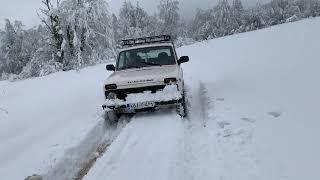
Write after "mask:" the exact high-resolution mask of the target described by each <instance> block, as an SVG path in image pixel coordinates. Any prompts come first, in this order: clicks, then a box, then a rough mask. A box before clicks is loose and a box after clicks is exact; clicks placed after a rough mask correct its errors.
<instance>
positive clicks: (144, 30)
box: [117, 1, 157, 40]
mask: <svg viewBox="0 0 320 180" xmlns="http://www.w3.org/2000/svg"><path fill="white" fill-rule="evenodd" d="M155 23H157V21H154V19H153V17H150V16H149V15H148V14H147V12H146V11H145V10H144V9H143V8H142V7H141V6H140V5H139V2H137V4H136V6H134V5H133V4H132V3H131V2H130V1H125V2H124V3H123V5H122V7H121V9H120V14H119V21H118V26H119V29H120V30H119V31H120V37H119V39H128V38H137V37H142V36H149V35H153V34H155V29H154V28H151V27H153V25H154V24H155ZM119 39H117V40H119Z"/></svg>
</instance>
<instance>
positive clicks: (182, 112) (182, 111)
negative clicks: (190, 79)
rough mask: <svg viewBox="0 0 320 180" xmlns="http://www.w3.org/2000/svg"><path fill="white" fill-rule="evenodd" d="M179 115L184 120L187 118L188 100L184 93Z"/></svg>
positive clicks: (178, 108) (179, 106)
mask: <svg viewBox="0 0 320 180" xmlns="http://www.w3.org/2000/svg"><path fill="white" fill-rule="evenodd" d="M177 113H178V114H179V115H180V116H181V117H183V118H184V117H186V116H187V106H186V98H185V94H184V93H183V95H182V99H181V102H180V103H179V104H178V105H177Z"/></svg>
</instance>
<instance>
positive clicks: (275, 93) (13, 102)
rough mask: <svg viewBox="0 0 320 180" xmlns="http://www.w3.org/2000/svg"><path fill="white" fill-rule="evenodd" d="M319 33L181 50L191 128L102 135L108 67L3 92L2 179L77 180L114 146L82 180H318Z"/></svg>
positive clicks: (313, 25) (294, 26)
mask: <svg viewBox="0 0 320 180" xmlns="http://www.w3.org/2000/svg"><path fill="white" fill-rule="evenodd" d="M319 31H320V19H319V18H314V19H309V20H305V21H300V22H296V23H291V24H284V25H280V26H276V27H272V28H268V29H264V30H260V31H255V32H250V33H244V34H239V35H234V36H230V37H225V38H220V39H215V40H211V41H207V42H202V43H197V44H194V45H191V46H185V47H182V48H179V49H178V53H179V55H189V56H190V59H191V61H190V62H189V63H187V64H185V65H184V70H185V81H186V86H187V101H188V109H189V112H188V113H189V116H188V118H186V119H181V118H180V117H179V116H178V115H177V114H176V113H175V112H174V110H164V111H159V112H155V113H142V114H138V115H136V116H134V117H133V118H132V119H123V120H122V121H121V122H120V123H119V124H118V126H117V127H108V126H105V124H104V123H103V121H102V119H101V114H102V111H101V110H100V109H99V107H100V105H101V103H102V99H103V94H102V91H101V85H102V82H103V79H105V77H106V76H107V72H105V68H104V65H101V66H96V67H90V68H87V69H85V70H82V71H81V72H80V73H76V72H61V73H57V74H53V75H50V76H47V77H43V78H37V79H31V80H26V81H20V82H14V83H9V82H0V88H1V89H0V174H1V175H2V177H5V179H14V180H15V179H23V178H24V177H26V176H28V175H32V174H34V173H38V174H42V175H44V178H45V179H72V178H74V177H75V176H76V175H77V172H78V171H79V169H80V168H82V165H83V162H84V161H86V160H88V159H87V157H90V156H92V153H93V155H96V154H95V153H94V152H95V150H96V149H97V147H98V146H99V145H100V144H101V142H102V143H103V142H107V143H111V145H110V146H108V147H107V149H106V152H105V153H104V154H103V155H102V156H101V157H100V158H99V159H98V160H97V161H96V162H95V163H94V165H93V166H92V168H91V169H90V171H89V173H88V174H87V175H86V176H85V177H84V179H86V180H104V179H112V180H120V179H121V180H123V179H137V180H138V179H139V180H140V179H155V180H167V179H170V180H171V179H186V180H192V179H202V180H206V179H208V180H209V179H210V180H259V179H262V180H285V179H288V180H301V179H308V180H317V179H320V172H319V170H318V169H319V167H320V155H319V152H320V143H319V141H318V138H319V137H320V122H319V119H320V115H319V107H320V93H319V92H320V85H319V83H318V82H319V77H320V72H319V67H320V61H319V57H320V54H319V52H320V46H319V41H320V34H319ZM17 169H18V170H19V171H17Z"/></svg>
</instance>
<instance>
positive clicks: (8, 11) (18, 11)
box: [0, 0, 270, 27]
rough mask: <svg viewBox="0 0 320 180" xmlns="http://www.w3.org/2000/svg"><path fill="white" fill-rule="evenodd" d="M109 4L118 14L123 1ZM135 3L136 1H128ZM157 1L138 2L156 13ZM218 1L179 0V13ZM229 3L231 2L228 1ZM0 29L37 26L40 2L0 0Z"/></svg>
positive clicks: (253, 0) (186, 13)
mask: <svg viewBox="0 0 320 180" xmlns="http://www.w3.org/2000/svg"><path fill="white" fill-rule="evenodd" d="M106 1H107V2H108V3H109V7H110V10H111V11H112V12H115V13H118V12H119V9H120V7H121V5H122V3H123V2H124V1H125V0H106ZM130 1H132V2H134V3H135V2H136V1H137V0H130ZM158 1H159V0H139V3H140V5H141V6H142V7H144V8H145V9H146V11H147V12H149V13H152V12H155V11H156V8H157V4H158ZM217 1H218V0H180V11H181V14H182V15H183V16H185V17H186V18H190V17H192V15H193V13H194V12H195V11H196V9H197V8H203V9H206V8H210V7H213V6H214V5H215V3H216V2H217ZM230 1H231V0H230ZM268 1H270V0H242V2H243V4H244V5H245V6H251V5H255V4H256V3H257V2H260V3H264V2H268ZM0 4H1V6H0V27H3V24H4V19H5V18H9V19H11V20H13V19H17V20H21V21H22V22H23V24H25V25H26V26H27V27H31V26H34V25H37V24H39V22H40V21H39V18H38V16H37V11H38V9H39V8H40V7H41V0H0Z"/></svg>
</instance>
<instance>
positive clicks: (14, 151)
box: [0, 65, 107, 180]
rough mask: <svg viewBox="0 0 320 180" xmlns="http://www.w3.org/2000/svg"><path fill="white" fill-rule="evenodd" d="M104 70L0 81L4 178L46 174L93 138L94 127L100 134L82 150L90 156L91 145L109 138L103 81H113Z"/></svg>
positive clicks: (0, 164)
mask: <svg viewBox="0 0 320 180" xmlns="http://www.w3.org/2000/svg"><path fill="white" fill-rule="evenodd" d="M104 67H105V66H104V65H99V66H96V67H90V68H87V69H85V70H82V71H81V73H77V72H74V71H71V72H61V73H56V74H52V75H49V76H46V77H41V78H35V79H30V80H25V81H18V82H12V83H11V82H6V81H2V82H0V91H1V93H0V174H1V176H2V177H5V179H13V180H15V179H24V178H25V177H27V176H29V175H32V174H34V173H37V174H45V173H46V172H48V171H49V170H52V169H54V167H55V165H56V164H57V163H59V161H60V160H62V159H64V160H65V159H66V157H65V154H67V153H68V152H69V150H70V148H72V147H76V146H78V145H79V144H80V143H81V141H83V140H84V139H85V138H86V137H87V136H90V135H89V133H90V131H92V129H96V130H97V131H96V132H95V136H92V138H91V139H89V140H88V141H87V142H85V143H86V144H87V145H88V146H85V147H84V149H82V150H79V151H77V152H79V153H80V152H81V153H84V155H86V154H85V153H86V151H89V149H86V148H94V147H91V146H93V145H94V144H97V141H100V139H98V138H99V136H102V135H104V133H103V128H102V127H101V126H103V124H101V110H100V107H101V104H102V103H103V93H102V84H101V82H103V81H104V79H105V78H106V77H107V72H106V71H105V68H104ZM99 127H101V128H99ZM81 153H80V154H81ZM69 154H70V153H69ZM70 156H71V157H70V158H69V159H73V161H75V159H77V157H76V156H77V154H73V153H71V154H70ZM1 179H2V178H1Z"/></svg>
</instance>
